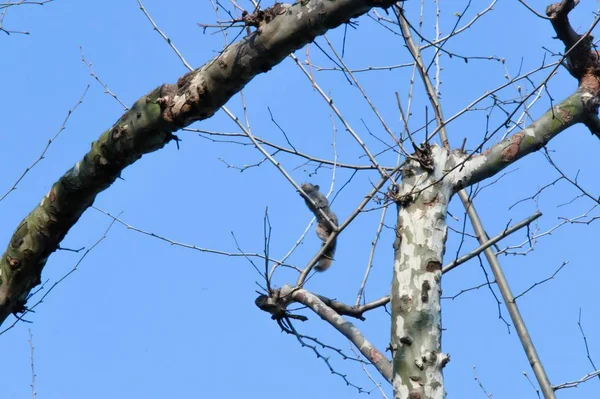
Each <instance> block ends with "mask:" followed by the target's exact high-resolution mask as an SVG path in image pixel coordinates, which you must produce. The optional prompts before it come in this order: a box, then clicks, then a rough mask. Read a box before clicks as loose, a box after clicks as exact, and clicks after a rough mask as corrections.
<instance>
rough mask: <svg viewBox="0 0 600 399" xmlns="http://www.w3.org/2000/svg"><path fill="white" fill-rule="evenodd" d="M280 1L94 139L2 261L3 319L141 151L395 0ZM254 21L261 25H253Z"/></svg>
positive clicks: (18, 233) (0, 304) (152, 147)
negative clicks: (235, 39) (320, 39)
mask: <svg viewBox="0 0 600 399" xmlns="http://www.w3.org/2000/svg"><path fill="white" fill-rule="evenodd" d="M305 3H306V2H296V3H295V4H293V5H289V4H281V3H275V5H273V6H272V7H270V8H268V9H265V10H260V12H258V11H257V19H256V24H255V25H257V29H256V31H255V32H254V33H252V34H250V35H249V36H247V37H245V38H243V39H242V40H240V41H239V42H237V43H235V44H233V45H231V46H229V47H227V48H226V49H225V50H224V51H223V52H222V53H220V54H219V55H218V56H217V57H215V58H214V59H213V60H211V61H209V62H208V63H206V64H205V65H204V66H202V67H200V68H198V69H196V70H194V71H192V72H189V73H187V74H186V75H184V76H182V77H181V78H180V79H179V80H178V82H177V83H176V84H166V85H162V86H160V87H158V88H156V89H154V90H153V91H152V92H150V93H149V94H148V95H146V96H143V97H142V98H140V99H139V100H138V101H137V102H136V103H135V104H134V105H133V107H132V109H130V110H128V111H127V112H126V113H125V114H123V116H121V118H119V120H118V121H117V122H116V123H115V124H114V125H113V126H112V127H111V128H110V129H108V130H106V131H105V132H104V133H103V134H102V135H101V136H100V138H99V139H98V141H96V142H95V143H93V144H92V149H91V150H90V152H88V153H87V154H86V155H85V156H84V157H83V159H82V160H81V161H79V162H78V163H77V164H76V165H75V166H74V167H73V168H71V169H70V170H69V171H67V173H65V174H64V175H63V176H62V177H61V178H60V179H59V180H58V181H57V182H56V183H55V184H54V185H53V186H52V188H51V189H50V191H49V192H48V194H47V195H46V196H44V198H43V199H42V201H41V202H40V204H39V205H38V206H37V207H36V208H35V209H34V210H33V211H32V212H31V213H30V214H29V215H28V216H27V217H26V218H25V219H24V220H23V221H22V222H21V223H20V225H19V226H18V227H17V229H16V231H15V233H14V234H13V236H12V238H11V240H10V243H9V245H8V248H7V250H6V252H5V253H4V254H3V255H2V258H1V260H0V324H1V323H2V322H4V320H5V319H6V318H7V317H8V315H10V314H11V313H14V314H17V313H19V312H22V311H23V310H25V303H26V300H27V296H28V294H29V292H30V291H31V289H32V288H33V287H35V286H36V285H38V284H39V283H40V281H41V278H40V275H41V272H42V269H43V268H44V266H45V265H46V261H47V259H48V257H49V256H50V255H51V254H52V253H53V252H54V251H55V250H56V249H57V248H58V244H59V243H60V242H61V240H62V239H63V238H64V237H65V235H66V234H67V232H68V231H69V229H70V228H71V227H72V226H73V225H74V224H75V223H76V222H77V220H79V218H80V217H81V215H82V214H83V212H85V210H86V209H87V208H89V207H90V206H91V205H92V204H93V202H94V200H95V198H96V196H97V195H98V194H99V193H100V192H102V191H103V190H105V189H107V188H108V187H109V186H110V185H111V184H112V183H113V182H114V181H115V180H116V179H117V177H119V175H120V174H121V172H122V171H123V169H125V168H126V167H127V166H129V165H131V164H132V163H134V162H135V161H137V160H138V159H140V158H141V157H142V155H144V154H147V153H150V152H153V151H156V150H159V149H161V148H162V147H164V146H165V145H166V144H167V143H168V142H170V141H172V140H175V139H176V137H175V136H174V135H173V134H172V132H174V131H176V130H178V129H181V128H182V127H185V126H188V125H189V124H191V123H193V122H195V121H198V120H203V119H207V118H210V117H211V116H212V115H213V114H214V113H215V112H216V111H217V110H218V109H219V108H220V107H221V106H223V105H224V104H225V103H226V102H227V101H228V100H229V99H230V98H231V97H232V96H233V95H234V94H236V93H237V92H238V91H240V90H241V89H242V88H243V87H244V86H245V85H246V84H247V83H248V82H249V81H250V80H252V79H253V78H254V77H255V76H256V75H258V74H260V73H263V72H267V71H268V70H270V69H271V68H273V67H274V66H275V65H277V64H279V63H280V62H281V61H282V60H283V59H284V58H285V57H286V56H287V55H288V54H290V53H292V52H293V51H295V50H297V49H299V48H301V47H302V46H304V45H305V44H307V43H310V42H312V41H313V39H314V38H315V37H316V36H318V35H321V34H323V33H325V32H326V31H327V30H329V29H332V28H335V27H337V26H339V25H341V24H343V23H345V22H347V21H348V20H350V19H351V18H354V17H358V16H360V15H362V14H364V13H366V12H367V11H369V10H370V9H371V8H372V7H384V8H385V7H389V6H391V5H392V4H393V3H394V1H392V0H338V1H331V0H312V1H310V2H308V3H307V4H305ZM253 26H254V25H253Z"/></svg>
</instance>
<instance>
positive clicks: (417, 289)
mask: <svg viewBox="0 0 600 399" xmlns="http://www.w3.org/2000/svg"><path fill="white" fill-rule="evenodd" d="M420 158H421V159H422V162H421V164H419V163H417V162H416V161H411V162H410V163H409V164H408V165H407V166H406V167H405V169H404V170H403V171H402V175H403V176H402V184H401V186H400V189H399V192H398V196H397V202H398V204H399V205H398V224H397V240H396V242H395V244H394V249H395V255H394V276H393V280H392V339H391V342H392V350H393V353H394V358H393V368H394V379H393V387H394V395H395V398H397V399H407V398H411V399H440V398H444V396H445V391H444V385H443V376H442V368H443V367H444V365H445V364H446V363H447V362H448V360H449V358H448V356H446V355H445V354H443V353H442V351H441V337H442V314H441V307H440V296H441V277H442V259H443V256H444V250H445V245H446V235H447V225H446V212H447V208H448V203H449V201H450V197H451V196H452V194H453V184H452V182H453V177H454V174H452V173H451V174H450V175H448V176H447V177H446V178H445V179H442V176H444V175H445V173H446V170H449V169H452V167H453V166H454V165H455V162H456V156H455V154H451V153H449V151H447V150H445V149H442V148H440V147H431V148H427V149H425V151H423V152H422V156H421V157H420Z"/></svg>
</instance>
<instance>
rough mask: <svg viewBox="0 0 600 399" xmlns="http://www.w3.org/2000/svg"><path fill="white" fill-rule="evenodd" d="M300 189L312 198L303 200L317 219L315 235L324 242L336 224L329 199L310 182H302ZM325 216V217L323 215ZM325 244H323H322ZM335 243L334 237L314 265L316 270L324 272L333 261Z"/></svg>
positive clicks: (336, 220)
mask: <svg viewBox="0 0 600 399" xmlns="http://www.w3.org/2000/svg"><path fill="white" fill-rule="evenodd" d="M302 191H304V193H306V195H307V196H308V197H309V198H310V199H311V200H312V201H308V200H306V199H305V200H304V201H305V202H306V206H307V207H308V209H310V211H311V212H312V213H313V214H314V215H315V218H316V219H317V236H318V237H319V238H320V239H321V241H323V243H325V242H326V241H327V240H328V239H329V236H330V235H331V233H333V232H334V231H335V230H336V229H337V226H338V218H337V216H336V214H335V213H333V212H332V211H331V209H330V208H329V200H328V199H327V197H325V196H324V195H323V193H321V192H320V191H319V186H316V185H312V184H310V183H304V184H302ZM323 216H326V217H327V218H325V217H323ZM323 245H325V244H323ZM336 245H337V238H334V239H333V241H332V242H331V244H329V246H328V247H327V248H326V249H325V252H323V256H321V258H320V259H319V261H318V262H317V264H316V265H315V268H314V269H315V270H316V271H318V272H324V271H325V270H327V269H329V266H331V263H332V262H333V255H334V254H335V247H336Z"/></svg>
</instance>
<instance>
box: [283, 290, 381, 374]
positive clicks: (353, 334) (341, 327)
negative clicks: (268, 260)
mask: <svg viewBox="0 0 600 399" xmlns="http://www.w3.org/2000/svg"><path fill="white" fill-rule="evenodd" d="M286 287H287V289H288V290H290V292H291V297H292V299H293V300H294V301H296V302H299V303H302V304H303V305H306V306H308V307H309V308H310V309H311V310H312V311H313V312H315V313H316V314H318V315H319V316H320V317H321V318H322V319H323V320H325V321H327V322H328V323H329V324H331V325H332V326H333V327H334V328H335V329H336V330H338V331H339V332H341V333H342V334H343V335H344V336H345V337H346V338H348V339H349V340H350V342H352V343H353V344H354V346H356V347H357V348H358V349H359V350H360V353H362V354H363V356H365V357H366V358H367V359H369V361H370V362H371V363H372V364H373V366H375V368H376V369H377V370H378V371H379V372H380V373H381V375H382V376H383V377H384V378H385V379H386V380H387V381H388V382H392V364H391V363H390V361H389V360H388V359H387V358H386V357H385V355H384V354H383V353H381V351H380V350H379V349H377V348H376V347H375V346H373V344H372V343H371V342H369V341H368V340H367V339H366V338H365V337H364V336H363V335H362V334H361V332H360V331H359V330H358V329H357V328H356V327H355V326H354V324H352V323H350V322H349V321H346V320H345V319H344V318H343V317H342V316H340V315H339V314H338V313H337V312H336V311H335V310H333V309H332V308H330V307H329V306H327V305H326V304H325V303H324V302H323V301H322V300H321V299H320V298H319V297H318V296H316V295H315V294H312V293H310V292H308V291H306V290H304V289H302V288H300V289H293V288H292V287H290V286H284V287H282V291H284V289H285V288H286ZM382 299H383V298H382Z"/></svg>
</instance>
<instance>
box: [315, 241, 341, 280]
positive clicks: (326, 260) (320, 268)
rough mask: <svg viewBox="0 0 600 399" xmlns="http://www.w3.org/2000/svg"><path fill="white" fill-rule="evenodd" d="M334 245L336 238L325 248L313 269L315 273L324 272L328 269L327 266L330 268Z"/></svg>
mask: <svg viewBox="0 0 600 399" xmlns="http://www.w3.org/2000/svg"><path fill="white" fill-rule="evenodd" d="M336 244H337V238H336V239H335V240H333V242H332V243H331V245H329V246H328V247H327V249H325V252H324V253H323V255H322V256H321V258H320V259H319V261H318V262H317V264H316V265H315V267H314V269H315V270H316V271H317V272H324V271H325V270H327V269H329V266H331V264H332V263H333V255H334V254H335V247H336Z"/></svg>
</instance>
